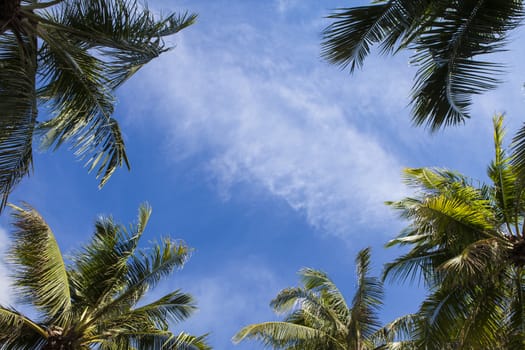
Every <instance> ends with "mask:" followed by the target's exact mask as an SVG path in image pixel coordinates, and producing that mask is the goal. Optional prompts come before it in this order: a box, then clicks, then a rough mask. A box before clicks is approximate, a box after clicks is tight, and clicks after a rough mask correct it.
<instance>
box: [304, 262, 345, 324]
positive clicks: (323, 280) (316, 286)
mask: <svg viewBox="0 0 525 350" xmlns="http://www.w3.org/2000/svg"><path fill="white" fill-rule="evenodd" d="M299 275H300V278H301V281H302V283H303V285H304V288H305V289H306V290H309V291H315V292H320V293H323V300H325V301H326V302H327V303H328V307H329V308H330V309H332V310H334V311H335V312H336V313H337V314H338V315H339V317H338V318H339V319H341V320H344V319H346V318H347V317H348V305H347V304H346V300H345V298H344V296H343V294H342V293H341V291H340V290H339V289H338V288H337V286H336V285H335V283H334V282H333V281H332V280H331V279H330V278H329V277H328V275H327V274H326V273H324V272H322V271H319V270H315V269H311V268H304V269H302V270H301V271H300V272H299Z"/></svg>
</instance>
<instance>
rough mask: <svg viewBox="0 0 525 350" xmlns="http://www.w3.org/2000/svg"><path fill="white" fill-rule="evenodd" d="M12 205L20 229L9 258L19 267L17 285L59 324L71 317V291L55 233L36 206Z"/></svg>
mask: <svg viewBox="0 0 525 350" xmlns="http://www.w3.org/2000/svg"><path fill="white" fill-rule="evenodd" d="M12 207H13V209H14V212H13V218H14V220H15V222H14V226H15V227H16V229H17V230H16V231H15V232H14V234H13V248H12V249H11V250H10V252H9V254H8V261H9V262H10V263H11V264H13V266H14V268H15V272H14V286H15V287H18V288H20V292H21V296H22V298H23V301H25V302H27V303H30V304H32V305H34V306H36V307H37V308H38V309H39V310H40V311H42V312H43V313H44V316H45V317H46V318H49V319H50V320H52V322H54V323H55V324H59V325H60V324H64V323H66V322H67V321H68V320H69V318H70V317H71V314H70V312H71V292H70V288H69V278H68V275H67V270H66V266H65V263H64V259H63V258H62V254H61V253H60V249H59V247H58V244H57V242H56V240H55V237H54V235H53V233H52V232H51V229H50V228H49V226H48V225H47V224H46V222H45V221H44V219H43V218H42V217H41V216H40V215H39V214H38V213H37V212H36V211H35V210H34V209H32V208H30V207H29V206H26V207H25V208H20V207H16V206H12Z"/></svg>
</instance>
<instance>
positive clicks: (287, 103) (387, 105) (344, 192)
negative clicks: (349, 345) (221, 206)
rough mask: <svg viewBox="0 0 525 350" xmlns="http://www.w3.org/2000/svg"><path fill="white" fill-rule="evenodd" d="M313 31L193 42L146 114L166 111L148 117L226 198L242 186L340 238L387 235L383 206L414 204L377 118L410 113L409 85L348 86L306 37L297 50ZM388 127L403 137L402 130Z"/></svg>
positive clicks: (242, 32) (159, 66)
mask: <svg viewBox="0 0 525 350" xmlns="http://www.w3.org/2000/svg"><path fill="white" fill-rule="evenodd" d="M312 28H316V29H315V30H317V29H318V28H317V27H315V26H314V27H306V29H309V30H310V31H311V33H314V30H313V29H312ZM303 29H305V28H304V27H302V26H301V27H298V28H296V30H297V31H298V32H297V33H288V34H289V35H290V36H289V37H287V38H286V39H285V38H283V37H282V34H281V35H279V34H278V29H274V30H273V31H272V32H269V33H264V34H263V33H260V32H257V31H256V30H255V29H254V28H253V27H251V26H250V25H249V24H247V23H236V24H235V25H232V26H226V27H225V26H222V27H221V28H220V29H217V31H214V32H208V33H207V34H206V36H205V39H203V35H204V34H203V33H202V32H201V33H195V34H194V35H192V36H189V37H184V40H183V41H181V42H180V43H179V44H178V47H177V48H176V50H175V51H174V53H173V55H166V56H164V57H163V58H161V59H160V60H158V61H157V62H156V64H155V65H152V66H150V67H149V68H148V70H147V71H146V72H147V73H146V74H147V77H146V78H145V77H144V76H143V77H142V78H141V84H144V82H145V81H146V86H144V85H142V86H141V87H142V89H141V90H142V91H148V92H147V94H146V96H144V97H143V98H146V99H147V101H144V105H151V104H152V103H153V101H162V102H160V103H157V106H156V107H155V110H154V113H148V115H159V116H161V117H160V118H159V119H157V120H156V122H158V123H161V124H162V125H163V127H164V128H165V129H166V130H167V133H168V134H169V136H168V137H167V139H169V140H170V141H169V146H168V148H169V149H167V151H168V152H169V153H170V154H172V155H175V157H177V156H178V157H184V156H190V155H195V154H205V155H206V156H207V159H208V160H207V162H206V168H207V169H209V170H210V171H211V173H212V174H213V176H214V177H215V179H216V182H217V183H218V184H219V189H220V192H221V193H227V194H228V193H229V188H231V185H233V184H236V183H239V182H242V183H254V184H256V185H257V186H263V187H264V188H265V189H266V190H267V191H269V192H271V193H272V194H274V195H276V196H279V197H282V198H284V199H285V200H286V201H287V202H288V203H289V204H290V206H291V207H293V208H294V209H297V210H299V211H301V212H302V213H304V215H305V217H306V219H307V220H308V222H309V223H310V224H312V225H313V226H315V227H317V228H320V229H321V230H322V231H325V232H329V233H333V234H336V235H339V236H341V237H349V236H354V235H355V234H356V233H357V232H359V231H360V227H364V226H365V222H366V226H367V227H369V228H370V227H375V228H384V227H385V226H386V225H388V223H389V222H390V221H391V219H392V217H391V215H390V212H389V210H388V209H387V208H385V207H384V205H383V201H385V200H387V199H393V198H399V197H400V196H401V195H402V194H403V193H404V188H403V186H402V185H401V183H400V180H399V178H400V176H399V174H400V171H401V168H402V165H401V162H400V161H399V159H397V158H396V156H394V154H393V153H392V152H390V151H389V149H388V148H389V141H388V140H387V139H386V138H385V137H384V135H385V134H384V131H382V130H376V129H377V128H376V126H377V123H378V121H377V120H375V121H374V117H377V116H378V115H381V114H389V115H391V114H392V112H393V111H395V112H396V113H401V112H404V113H407V112H406V110H405V109H404V107H405V105H406V102H405V101H406V99H405V97H406V95H407V91H408V89H409V81H410V80H409V77H407V76H406V74H405V75H403V70H401V71H398V72H388V69H385V68H382V69H381V70H380V71H378V72H377V73H376V74H374V75H375V79H376V80H372V81H370V76H366V77H365V76H363V75H361V76H359V75H358V76H357V77H355V79H354V80H353V81H351V82H349V80H348V79H347V78H348V77H347V76H346V74H345V73H342V72H339V71H336V70H335V69H334V68H333V67H328V66H327V65H326V64H325V63H322V62H320V61H319V60H318V59H317V58H316V57H317V54H318V47H317V46H315V47H312V46H311V43H310V42H308V43H303V41H304V42H307V40H305V39H304V38H302V37H298V39H297V40H296V41H294V43H296V45H295V46H293V45H289V44H290V43H289V41H290V40H294V39H295V37H294V36H295V35H299V34H300V33H299V32H300V31H301V30H303ZM201 30H202V29H201ZM231 32H235V33H237V35H236V36H235V37H231ZM203 40H204V41H205V42H204V43H202V41H203ZM308 40H311V38H308ZM199 41H200V42H201V43H199ZM284 41H286V42H287V44H288V45H287V46H285V43H284ZM217 43H221V45H218V44H217ZM285 47H286V49H285ZM280 50H281V51H280ZM282 50H285V51H282ZM302 57H309V58H308V59H305V58H302ZM295 60H297V61H298V62H294V61H295ZM296 63H297V64H296ZM371 65H372V68H373V66H374V63H373V62H372V63H371ZM299 66H300V67H301V68H299ZM305 67H306V68H305ZM378 84H379V85H378ZM373 91H375V92H376V93H373ZM349 98H350V100H348V99H349ZM134 99H135V101H134V104H136V103H137V101H136V96H134ZM141 112H144V111H141ZM136 115H137V116H138V115H139V113H137V114H136ZM398 117H399V119H402V120H403V121H404V122H403V123H404V125H407V124H408V121H407V120H406V119H407V118H406V116H402V117H400V116H398ZM367 118H368V119H369V120H367ZM384 119H385V120H384V121H382V122H381V124H382V126H384V127H392V128H394V132H396V130H395V128H398V127H399V124H400V123H399V121H397V120H395V119H393V118H392V119H391V120H390V121H389V120H388V118H384Z"/></svg>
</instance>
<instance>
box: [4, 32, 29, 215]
mask: <svg viewBox="0 0 525 350" xmlns="http://www.w3.org/2000/svg"><path fill="white" fill-rule="evenodd" d="M32 45H33V44H32V42H31V41H30V40H29V39H28V38H27V37H19V38H17V37H16V36H15V35H14V34H12V33H4V34H2V35H0V195H1V198H0V211H1V210H2V209H3V208H4V207H5V205H6V203H7V198H8V196H9V194H10V193H11V191H12V189H13V188H14V186H15V185H16V184H17V183H18V182H19V181H20V180H21V179H22V178H23V177H24V176H26V175H27V174H28V173H29V171H30V169H31V164H32V143H33V130H34V127H35V124H36V117H37V109H36V92H35V81H34V79H35V78H34V76H35V71H36V66H35V65H36V63H35V60H36V56H35V52H34V48H33V46H32Z"/></svg>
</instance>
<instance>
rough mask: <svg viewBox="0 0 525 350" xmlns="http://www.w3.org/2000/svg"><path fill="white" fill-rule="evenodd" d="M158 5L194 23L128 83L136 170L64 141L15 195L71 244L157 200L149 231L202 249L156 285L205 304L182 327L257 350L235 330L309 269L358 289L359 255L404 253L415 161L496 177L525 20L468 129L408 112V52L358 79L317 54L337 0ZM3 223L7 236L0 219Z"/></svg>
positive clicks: (398, 299) (518, 88) (512, 112)
mask: <svg viewBox="0 0 525 350" xmlns="http://www.w3.org/2000/svg"><path fill="white" fill-rule="evenodd" d="M149 5H150V8H151V9H154V10H156V11H162V10H163V11H164V12H168V11H169V10H188V11H190V12H196V13H198V14H199V18H198V21H197V23H196V24H195V25H194V26H192V27H190V28H188V29H186V30H185V31H184V32H182V33H181V34H180V35H178V36H176V37H174V38H173V39H172V40H171V42H172V44H175V45H176V48H175V49H174V50H172V51H170V52H169V53H167V54H165V55H163V56H161V57H160V58H159V59H157V60H155V61H154V62H152V63H151V64H150V65H148V66H147V67H145V68H144V69H143V70H141V71H140V72H139V73H138V74H136V76H134V77H133V79H132V80H130V81H129V82H128V83H127V84H126V85H125V86H123V87H122V88H121V89H120V90H119V92H118V97H119V103H118V106H117V110H116V117H117V119H118V120H119V121H120V123H121V127H122V129H123V132H124V136H125V141H126V144H127V149H128V155H129V158H130V160H131V165H132V171H131V172H127V171H125V170H120V171H118V172H117V173H116V174H115V175H114V176H113V178H112V179H111V180H110V182H109V183H108V184H107V185H106V186H105V187H104V188H103V189H102V190H100V191H99V190H97V181H96V179H95V178H94V176H93V175H92V174H87V173H86V169H84V168H83V166H82V163H81V162H79V161H76V160H75V159H74V157H73V156H72V155H71V154H70V153H69V152H68V151H67V149H66V148H64V149H61V150H59V151H57V152H54V153H38V154H37V155H36V156H35V164H34V174H33V175H32V176H31V177H30V178H27V179H25V180H24V181H23V182H22V184H21V185H20V186H19V187H18V188H17V190H16V191H15V192H14V193H13V195H12V196H11V201H12V202H14V203H19V202H20V201H22V200H23V201H27V202H29V203H30V204H32V205H33V206H34V207H35V208H37V209H38V210H39V211H40V212H41V213H42V214H43V216H44V217H45V218H46V220H47V221H48V223H49V224H50V226H51V227H52V228H53V230H54V232H55V234H56V236H57V238H58V240H59V243H60V245H61V247H62V248H63V250H64V251H66V252H68V251H72V250H73V249H74V248H76V247H78V246H79V244H81V243H82V242H86V241H87V240H88V239H89V236H90V233H91V229H92V224H93V222H94V220H95V218H96V217H97V215H100V214H112V215H113V216H114V217H115V218H116V219H117V220H119V221H120V222H123V223H127V222H130V221H133V220H134V219H135V216H136V213H137V208H138V206H139V204H140V203H142V202H145V201H147V202H148V203H149V204H150V205H151V206H152V207H153V215H152V218H151V220H150V224H149V226H148V230H147V234H146V237H145V239H146V240H155V239H156V238H160V237H161V236H166V235H170V236H171V237H173V238H181V239H184V240H185V241H186V242H187V243H188V244H189V245H190V246H192V247H194V248H195V252H194V254H193V256H192V258H191V259H190V261H189V262H188V263H187V265H186V266H185V267H184V269H183V270H182V271H180V272H178V273H177V274H176V275H175V276H174V278H173V279H171V280H170V281H167V282H166V283H163V284H162V285H161V286H159V288H158V289H157V290H155V292H154V293H153V295H152V296H151V297H153V296H154V295H156V294H160V293H162V292H163V291H164V292H166V291H168V290H172V289H175V288H182V289H184V290H185V291H188V292H191V293H192V294H193V295H195V297H196V298H197V301H198V304H199V307H200V310H199V312H198V313H196V314H195V316H194V317H192V318H191V319H190V320H189V321H188V322H185V323H184V324H181V325H180V326H179V328H180V329H184V330H187V331H190V332H192V333H195V334H201V333H206V332H211V335H210V343H211V344H212V345H213V346H214V348H215V349H232V348H233V349H241V350H242V349H258V348H260V347H259V345H258V344H256V343H252V342H247V343H243V344H240V345H237V346H234V345H233V344H232V343H231V342H230V338H231V336H232V335H233V334H234V333H235V332H236V331H237V330H239V329H240V328H241V327H242V326H244V325H247V324H249V323H254V322H262V321H267V320H270V319H278V318H279V317H278V316H276V315H274V314H273V313H272V311H271V310H270V308H269V306H268V304H269V302H270V300H271V299H272V298H273V297H274V296H275V295H276V293H277V292H278V291H279V290H280V289H282V288H285V287H288V286H294V285H297V283H298V282H297V275H296V272H297V271H298V270H299V269H300V268H301V267H304V266H308V267H313V268H317V269H321V270H324V271H325V272H327V273H328V274H329V275H330V276H331V277H332V278H333V280H334V281H335V282H336V284H337V285H338V286H339V287H340V289H341V290H342V291H343V292H344V294H345V295H346V296H347V297H348V298H351V297H352V295H353V288H354V286H355V280H354V268H355V266H354V263H353V261H354V257H355V254H356V252H357V251H358V250H360V249H362V248H364V247H366V246H371V247H372V248H373V251H372V257H373V262H374V266H375V272H376V273H377V274H379V273H380V271H381V266H382V264H383V263H385V262H387V261H389V260H391V259H392V258H393V257H395V256H396V254H398V253H399V252H398V251H395V250H386V249H384V248H383V245H384V243H385V242H387V241H388V240H389V239H390V238H392V237H394V235H396V234H397V233H398V232H399V230H400V229H401V228H402V227H403V224H404V223H403V222H401V221H399V220H398V219H397V218H396V216H395V214H394V213H392V212H391V211H390V210H389V209H388V208H387V207H386V206H385V205H384V204H383V202H384V201H386V200H395V199H399V198H401V197H402V196H404V195H407V194H409V193H410V191H409V190H408V189H407V188H405V187H404V186H403V184H402V182H401V170H402V168H404V167H420V166H439V167H448V168H450V169H456V170H459V171H461V172H463V173H466V174H468V175H471V176H473V177H476V178H479V179H482V180H483V179H484V178H485V167H486V165H487V164H488V162H489V160H490V159H491V155H492V154H491V150H492V148H491V147H492V139H491V137H492V136H491V131H492V130H491V128H492V127H491V117H492V115H493V114H494V113H496V112H505V113H506V114H507V124H508V130H509V134H510V135H509V136H511V135H512V133H513V131H514V130H516V129H517V127H518V126H519V125H520V123H521V120H522V114H523V110H524V108H523V107H524V95H523V91H522V84H523V81H525V78H524V77H525V74H523V65H521V64H520V61H519V58H520V57H524V55H523V54H524V52H523V51H524V50H525V49H524V45H520V41H519V40H517V39H518V38H520V34H519V33H516V34H515V36H514V37H515V38H516V40H515V41H514V42H513V45H512V46H511V48H512V50H511V51H510V52H509V53H506V54H502V55H500V57H498V59H500V60H501V61H504V62H506V63H508V64H509V70H510V71H512V74H509V75H506V76H505V80H506V83H505V84H503V85H502V86H501V88H500V89H498V90H496V91H494V92H491V93H489V94H486V95H483V96H481V97H478V98H476V99H475V103H474V105H473V108H472V116H473V118H472V120H470V121H468V122H467V123H466V125H464V126H462V127H460V128H454V129H447V130H446V131H444V132H439V133H437V134H435V135H429V134H428V132H427V131H425V130H424V129H416V128H413V127H412V126H411V123H410V118H409V108H408V107H407V105H408V103H409V99H408V98H409V94H410V87H411V84H412V82H411V79H412V77H413V74H414V71H415V70H414V68H413V67H410V66H409V64H408V60H409V56H408V55H403V54H401V55H399V56H396V57H393V58H392V57H378V56H376V55H372V56H371V57H370V58H369V59H368V60H367V61H366V64H365V68H364V70H362V71H359V72H356V73H355V74H354V75H352V76H350V75H349V74H348V73H347V72H343V71H341V70H339V69H338V68H336V67H334V66H330V65H328V64H327V63H326V62H324V61H323V60H322V59H321V58H320V55H319V53H320V47H319V42H320V32H321V30H322V28H324V27H325V26H326V25H327V24H328V22H327V21H326V20H325V19H323V17H324V16H325V15H327V14H328V13H329V11H330V9H333V8H336V7H339V6H343V5H344V3H343V2H341V1H323V2H314V1H299V0H288V1H285V0H280V1H277V0H271V1H264V2H263V1H220V0H217V1H198V0H192V1H189V0H186V1H177V2H172V1H164V2H162V1H152V2H151V1H150V2H149ZM521 43H522V42H521ZM509 138H510V137H509ZM0 225H1V227H2V228H3V231H1V232H0V233H1V235H0V240H1V241H2V242H4V243H5V242H8V239H7V236H6V235H5V232H6V231H8V230H9V220H8V218H7V217H6V215H5V214H3V215H2V218H0ZM0 246H5V244H1V245H0ZM6 275H7V269H6V268H5V266H1V265H0V277H1V279H2V280H3V281H4V283H2V284H1V285H0V296H1V297H0V298H2V299H1V300H3V301H5V300H7V301H9V300H12V298H11V297H10V288H9V287H8V283H7V282H8V278H7V277H6ZM421 296H422V292H421V290H418V289H417V287H416V286H409V285H404V286H392V285H387V289H386V301H385V307H384V310H383V315H382V317H383V319H384V320H385V321H388V320H390V319H392V318H393V317H395V316H398V315H401V314H404V313H408V312H411V311H414V310H415V309H416V308H417V305H418V302H419V300H420V299H421Z"/></svg>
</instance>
